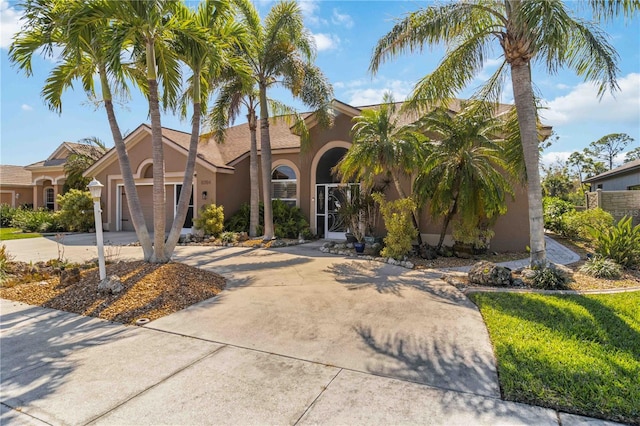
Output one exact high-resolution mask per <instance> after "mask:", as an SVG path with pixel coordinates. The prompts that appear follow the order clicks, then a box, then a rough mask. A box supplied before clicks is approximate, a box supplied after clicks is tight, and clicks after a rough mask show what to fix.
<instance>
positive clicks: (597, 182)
mask: <svg viewBox="0 0 640 426" xmlns="http://www.w3.org/2000/svg"><path fill="white" fill-rule="evenodd" d="M583 183H588V184H589V185H591V192H587V193H586V194H585V195H586V198H587V208H589V209H593V208H596V207H600V208H601V209H603V210H606V211H608V212H609V213H611V215H612V216H613V218H614V219H615V220H620V219H622V218H623V217H625V216H630V217H632V219H633V221H632V223H633V225H638V224H640V160H634V161H630V162H628V163H625V164H623V165H622V166H620V167H616V168H615V169H611V170H609V171H608V172H604V173H601V174H599V175H596V176H594V177H591V178H589V179H586V180H584V181H583Z"/></svg>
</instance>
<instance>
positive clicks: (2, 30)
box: [0, 0, 22, 49]
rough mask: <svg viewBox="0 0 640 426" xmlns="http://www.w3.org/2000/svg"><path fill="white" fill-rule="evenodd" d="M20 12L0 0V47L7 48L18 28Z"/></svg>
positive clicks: (19, 25)
mask: <svg viewBox="0 0 640 426" xmlns="http://www.w3.org/2000/svg"><path fill="white" fill-rule="evenodd" d="M21 17H22V13H20V12H19V11H17V10H16V9H15V8H13V7H11V6H9V2H7V1H5V0H1V1H0V48H1V49H8V48H9V46H10V45H11V42H12V41H13V36H14V35H15V34H16V33H17V32H18V31H19V30H20V27H21V24H20V18H21Z"/></svg>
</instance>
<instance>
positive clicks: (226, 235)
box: [220, 231, 238, 244]
mask: <svg viewBox="0 0 640 426" xmlns="http://www.w3.org/2000/svg"><path fill="white" fill-rule="evenodd" d="M220 241H222V242H223V243H225V244H233V243H237V242H238V234H237V233H235V232H230V231H226V232H223V233H221V234H220Z"/></svg>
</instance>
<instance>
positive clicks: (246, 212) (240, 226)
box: [224, 203, 264, 235]
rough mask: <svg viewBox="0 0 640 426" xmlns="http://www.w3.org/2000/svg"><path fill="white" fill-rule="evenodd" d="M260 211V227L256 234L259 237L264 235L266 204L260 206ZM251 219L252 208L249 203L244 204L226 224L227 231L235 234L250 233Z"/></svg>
mask: <svg viewBox="0 0 640 426" xmlns="http://www.w3.org/2000/svg"><path fill="white" fill-rule="evenodd" d="M259 206H260V207H259V210H260V219H259V223H260V225H258V226H257V228H256V232H257V234H258V235H260V234H262V230H263V226H262V225H261V224H262V223H264V204H262V203H260V204H259ZM250 218H251V206H250V205H249V204H248V203H244V204H242V205H241V206H240V208H239V209H238V211H236V212H235V213H234V214H233V215H232V216H231V217H230V218H229V219H227V221H226V222H225V224H224V227H225V229H227V230H229V231H233V232H247V233H248V232H249V221H250Z"/></svg>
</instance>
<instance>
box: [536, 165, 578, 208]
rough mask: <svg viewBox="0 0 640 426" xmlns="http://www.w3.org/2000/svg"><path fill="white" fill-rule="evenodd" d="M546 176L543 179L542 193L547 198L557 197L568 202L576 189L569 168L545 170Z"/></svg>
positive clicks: (552, 167)
mask: <svg viewBox="0 0 640 426" xmlns="http://www.w3.org/2000/svg"><path fill="white" fill-rule="evenodd" d="M543 170H544V172H545V176H544V178H543V179H542V192H543V195H544V196H546V197H557V198H562V199H563V200H565V201H567V200H568V198H569V194H570V193H571V192H572V191H573V189H574V184H573V182H572V181H571V176H570V175H569V170H568V168H567V167H562V166H560V167H557V166H556V167H554V166H551V167H549V168H543Z"/></svg>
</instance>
